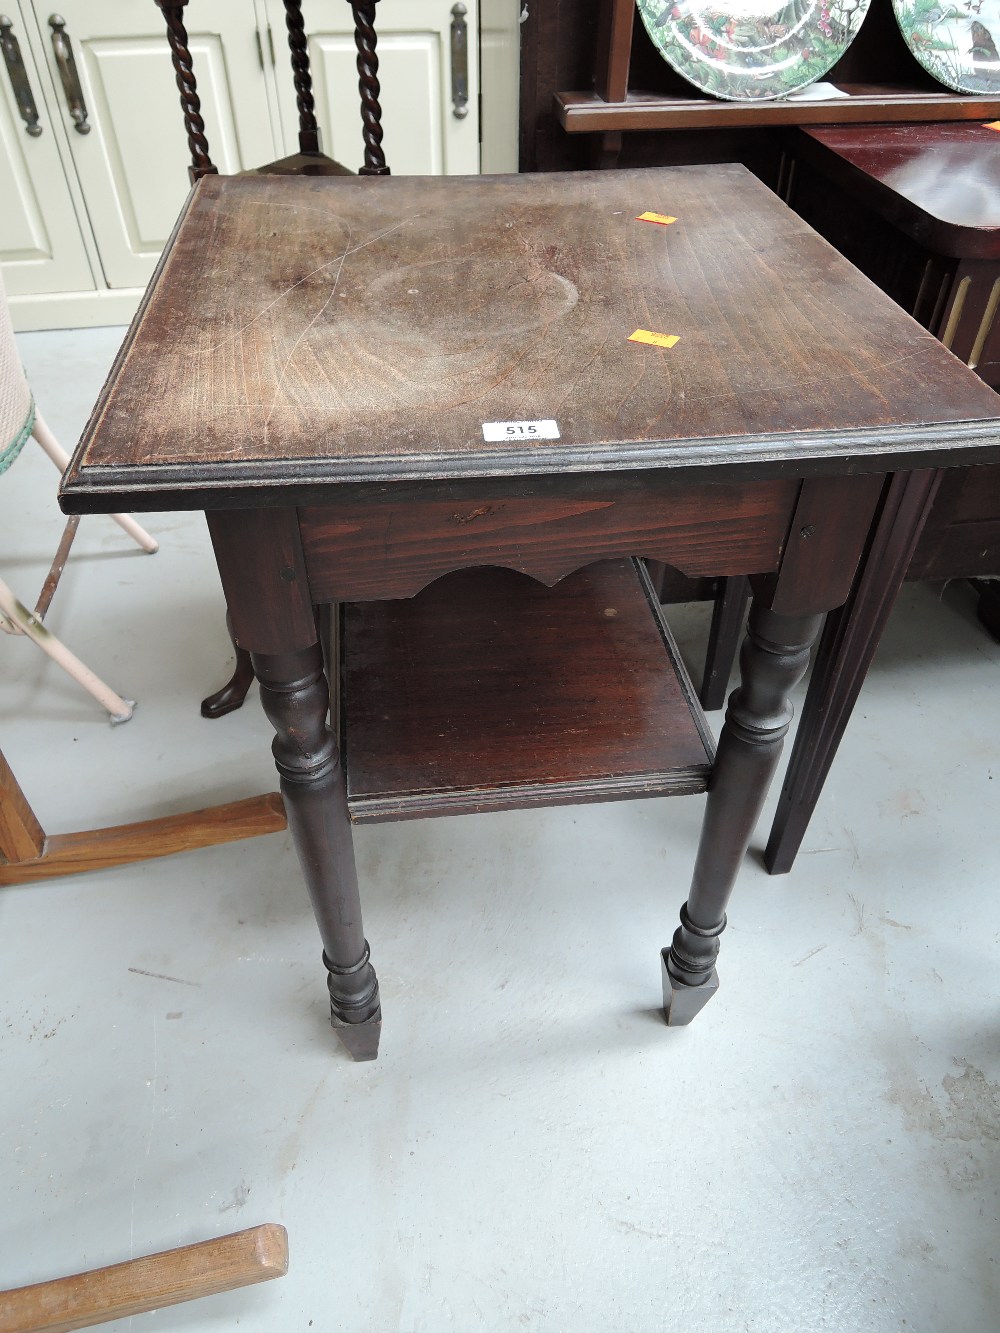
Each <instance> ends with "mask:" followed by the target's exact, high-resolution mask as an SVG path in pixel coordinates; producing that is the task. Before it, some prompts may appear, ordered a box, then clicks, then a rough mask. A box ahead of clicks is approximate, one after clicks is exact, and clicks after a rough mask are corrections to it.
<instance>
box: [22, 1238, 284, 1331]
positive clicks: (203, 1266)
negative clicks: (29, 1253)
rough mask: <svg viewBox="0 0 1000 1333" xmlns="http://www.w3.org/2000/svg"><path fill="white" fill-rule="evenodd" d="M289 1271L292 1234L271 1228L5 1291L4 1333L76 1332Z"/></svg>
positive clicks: (247, 1284)
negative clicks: (79, 1329) (289, 1247)
mask: <svg viewBox="0 0 1000 1333" xmlns="http://www.w3.org/2000/svg"><path fill="white" fill-rule="evenodd" d="M287 1272H288V1234H287V1232H286V1231H285V1228H284V1227H283V1226H280V1225H278V1223H276V1222H266V1223H265V1224H264V1225H263V1226H257V1227H250V1228H249V1229H248V1230H246V1231H237V1232H235V1233H233V1234H232V1235H228V1236H218V1237H216V1239H215V1240H206V1241H201V1242H200V1243H199V1244H197V1245H184V1246H181V1247H180V1248H179V1249H175V1250H162V1251H161V1252H160V1253H159V1254H150V1255H146V1256H145V1257H144V1258H142V1259H130V1260H128V1261H127V1262H126V1263H121V1264H112V1265H110V1266H109V1267H107V1268H95V1269H91V1270H90V1271H88V1272H84V1273H75V1274H74V1275H73V1276H72V1277H61V1278H55V1279H54V1280H52V1281H51V1282H36V1283H34V1284H33V1285H32V1286H30V1287H17V1288H14V1289H12V1290H10V1291H0V1333H71V1330H72V1329H76V1328H90V1327H91V1326H92V1325H94V1324H103V1323H106V1322H108V1321H109V1320H112V1319H125V1318H128V1317H130V1316H131V1315H136V1314H144V1313H146V1312H147V1311H149V1310H159V1309H162V1308H163V1307H164V1306H166V1305H178V1304H180V1303H181V1302H182V1301H193V1300H199V1299H200V1298H201V1297H202V1296H214V1295H217V1294H218V1293H219V1292H222V1291H233V1290H235V1289H236V1288H237V1287H248V1286H251V1285H253V1284H254V1283H257V1282H269V1281H270V1280H271V1279H272V1278H276V1277H284V1276H285V1274H286V1273H287Z"/></svg>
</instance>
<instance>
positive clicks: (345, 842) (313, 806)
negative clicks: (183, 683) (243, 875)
mask: <svg viewBox="0 0 1000 1333" xmlns="http://www.w3.org/2000/svg"><path fill="white" fill-rule="evenodd" d="M253 666H254V673H255V674H256V676H257V680H258V682H259V684H260V697H261V703H262V704H263V706H264V712H265V713H266V714H267V716H268V719H269V720H270V722H271V724H272V726H273V727H274V730H275V733H276V734H275V739H274V744H273V746H272V750H273V753H274V762H275V765H276V767H277V769H278V773H279V775H280V778H281V794H282V796H283V797H284V801H285V810H286V812H287V814H288V826H289V828H290V829H291V831H292V836H293V838H294V840H295V849H296V851H297V853H298V857H299V863H300V864H301V866H302V873H303V875H304V877H305V880H306V884H307V886H308V888H309V896H310V898H311V899H312V905H313V911H314V912H315V914H316V921H317V924H318V925H319V931H320V936H321V938H322V940H323V962H324V964H325V966H326V969H327V973H328V979H327V986H328V988H329V991H330V1015H331V1021H332V1022H333V1025H334V1027H335V1028H336V1029H337V1033H338V1035H339V1037H340V1038H341V1040H342V1041H343V1043H344V1045H345V1046H346V1047H347V1049H348V1051H350V1053H351V1055H352V1056H353V1057H354V1059H355V1060H374V1059H375V1057H376V1055H377V1054H378V1041H379V1035H380V1032H381V1027H382V1010H381V1007H380V1005H379V992H378V978H377V977H376V976H375V969H374V968H373V967H372V965H371V961H370V958H369V953H368V943H367V941H366V940H365V936H364V930H363V928H362V923H361V898H360V895H359V893H358V875H357V870H356V869H355V865H354V842H353V838H352V836H351V821H350V816H349V815H348V812H347V791H346V787H345V783H344V770H343V767H342V765H341V762H340V752H339V749H338V746H337V742H336V739H335V737H334V735H333V732H332V731H331V730H330V728H329V726H328V725H327V711H328V708H329V702H330V700H329V692H328V689H327V683H326V677H325V675H324V672H323V659H322V654H321V653H320V649H319V645H318V644H314V645H313V646H312V647H310V648H306V649H302V650H299V651H297V652H287V653H275V654H270V653H254V654H253Z"/></svg>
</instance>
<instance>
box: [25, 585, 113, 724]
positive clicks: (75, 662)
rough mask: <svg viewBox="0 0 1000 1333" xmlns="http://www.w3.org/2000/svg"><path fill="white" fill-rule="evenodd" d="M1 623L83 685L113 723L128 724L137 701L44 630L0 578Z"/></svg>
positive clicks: (39, 622) (40, 623) (35, 617)
mask: <svg viewBox="0 0 1000 1333" xmlns="http://www.w3.org/2000/svg"><path fill="white" fill-rule="evenodd" d="M0 621H6V622H7V624H6V625H5V626H4V628H7V627H8V625H9V627H10V629H11V630H12V631H13V632H14V633H15V634H24V635H26V636H27V637H28V638H29V639H31V641H32V643H36V644H37V645H38V647H39V648H41V650H42V652H43V653H47V654H48V656H49V657H51V658H52V660H53V662H55V663H56V664H57V665H58V666H60V667H62V669H63V670H64V671H65V672H67V674H68V675H70V676H72V677H73V679H74V680H75V681H76V682H77V684H79V685H82V686H83V688H84V689H85V690H86V691H87V692H88V693H89V694H92V695H93V697H94V698H95V699H96V700H97V702H98V703H99V704H100V705H101V706H102V707H103V708H106V709H107V710H108V712H109V714H110V715H111V721H112V723H116V722H127V721H128V720H129V718H130V717H131V716H132V710H133V708H134V707H135V703H134V701H133V700H131V699H123V698H122V697H121V695H118V694H115V692H114V690H112V689H111V688H109V686H107V685H105V683H104V681H103V680H101V679H100V677H99V676H95V674H94V673H93V671H91V669H90V667H88V666H85V665H84V663H83V662H81V661H80V659H79V658H78V657H76V656H75V655H74V654H73V653H71V652H70V650H69V649H68V648H67V647H66V645H65V644H64V643H60V641H59V640H58V639H57V638H56V636H55V635H54V634H53V633H52V632H51V631H50V630H47V629H46V628H45V626H44V625H43V624H42V622H41V621H40V620H39V619H38V617H37V616H35V615H33V614H32V613H31V612H30V611H29V610H28V608H27V607H26V606H24V605H23V604H22V603H21V602H19V601H18V600H17V598H16V597H15V596H14V594H13V593H12V592H11V590H10V588H8V586H7V584H6V583H4V581H3V580H2V579H0Z"/></svg>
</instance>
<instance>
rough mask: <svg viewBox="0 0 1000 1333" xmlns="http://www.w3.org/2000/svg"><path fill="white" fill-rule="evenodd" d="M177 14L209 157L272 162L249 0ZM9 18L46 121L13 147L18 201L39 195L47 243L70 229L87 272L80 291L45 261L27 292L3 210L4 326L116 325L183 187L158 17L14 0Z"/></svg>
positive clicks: (123, 3) (170, 74) (26, 275)
mask: <svg viewBox="0 0 1000 1333" xmlns="http://www.w3.org/2000/svg"><path fill="white" fill-rule="evenodd" d="M4 2H5V0H0V3H4ZM6 2H7V3H9V2H10V0H6ZM56 5H58V8H56ZM188 15H189V23H190V27H189V35H190V47H191V52H192V56H193V58H194V64H195V69H196V71H197V76H198V91H199V95H200V97H201V101H202V114H203V115H204V118H205V124H206V132H207V134H208V137H209V142H210V144H211V146H212V152H213V155H214V160H215V161H216V162H217V164H218V166H219V168H220V170H222V171H226V172H233V171H240V170H242V169H243V168H244V167H247V166H253V165H256V164H257V163H260V162H265V161H268V160H269V159H270V158H272V157H273V156H274V155H275V134H274V128H273V122H274V117H273V115H272V113H271V109H270V108H271V100H270V98H269V94H268V89H267V86H266V80H265V72H264V69H263V62H262V61H261V59H260V57H259V55H258V31H259V30H258V24H257V18H256V10H255V7H254V4H253V2H252V0H211V3H207V4H206V3H200V4H196V5H192V6H190V8H189V10H188ZM18 17H19V25H18V26H19V29H20V35H21V41H20V46H21V53H22V56H23V57H24V60H25V67H26V68H27V66H28V63H29V61H30V64H31V69H32V73H33V75H34V80H33V87H34V89H35V97H36V98H37V99H40V100H41V101H43V102H44V104H45V106H46V122H47V123H46V124H45V125H44V126H43V127H42V129H43V133H42V135H41V136H39V137H38V139H36V140H35V142H34V143H29V144H22V143H21V141H20V139H19V140H18V146H19V148H20V155H19V156H18V155H14V156H13V160H14V162H15V166H19V167H20V192H19V194H18V196H17V197H18V199H19V200H21V199H25V198H28V199H30V200H31V201H32V202H34V201H35V200H36V199H37V207H36V213H37V215H38V216H40V217H41V218H42V219H43V221H44V224H45V227H46V228H47V229H48V231H49V233H51V234H52V236H53V239H52V242H51V246H50V249H51V250H52V252H53V253H55V250H56V242H55V236H56V235H57V234H58V235H59V236H60V237H62V234H63V233H64V232H65V233H68V232H70V231H71V230H72V229H73V228H75V230H76V240H75V245H73V244H72V243H71V242H70V241H69V239H68V237H67V238H64V242H65V245H66V250H67V254H68V253H69V252H70V250H72V251H73V253H75V254H76V255H77V257H78V259H79V257H80V251H81V249H82V258H83V260H84V262H85V264H86V265H87V267H88V269H89V273H90V275H91V276H90V278H89V282H87V283H84V281H83V278H82V272H83V269H82V268H81V276H80V277H78V278H77V279H76V281H75V282H74V281H70V280H67V281H66V282H65V283H60V282H59V281H58V279H57V278H56V276H55V273H56V269H55V266H54V263H50V264H49V269H50V272H49V273H47V274H44V275H43V274H39V278H40V281H38V282H34V281H33V280H32V276H31V267H30V263H29V262H28V261H26V260H24V259H22V258H20V256H21V255H22V253H23V252H24V249H25V246H24V241H23V239H22V238H21V236H20V235H15V229H14V223H13V221H12V220H11V218H10V217H9V216H8V210H7V209H6V208H4V209H2V210H0V255H2V263H3V270H4V279H5V282H6V283H7V285H8V288H9V291H10V294H11V310H12V314H13V316H14V322H15V326H16V327H18V328H22V329H23V328H52V327H56V326H59V325H62V326H70V327H72V326H76V325H80V324H98V323H116V322H119V321H121V320H127V319H129V318H130V317H131V315H132V313H133V311H134V310H135V307H136V305H137V304H138V301H139V297H140V296H141V294H142V291H143V289H144V288H145V285H146V283H147V282H148V281H149V277H150V274H151V273H152V271H153V268H154V266H155V264H156V260H157V258H158V256H159V254H160V251H161V250H162V249H163V245H164V242H165V241H166V239H167V237H168V236H169V235H170V231H171V228H172V227H173V225H174V222H175V221H176V219H177V214H178V212H179V211H180V207H181V205H182V204H183V202H184V199H185V197H186V195H187V192H188V188H189V186H188V178H187V166H188V161H189V157H188V152H187V142H186V137H185V134H184V124H183V118H182V115H181V110H180V105H179V100H178V94H177V87H176V84H175V81H174V71H173V66H172V64H171V60H170V51H169V48H168V46H167V41H166V35H165V31H164V25H163V17H162V15H161V13H160V11H159V9H158V8H157V6H156V5H155V4H154V3H152V0H44V3H43V2H42V0H35V2H34V3H31V2H30V0H19V4H18ZM0 79H4V80H5V82H6V85H7V86H6V87H5V89H4V98H5V103H4V106H5V111H9V104H10V103H12V102H13V101H14V89H13V80H12V78H11V77H10V71H9V70H8V69H0ZM15 107H16V103H15ZM7 119H9V116H7V117H5V124H4V131H5V132H6V133H8V134H9V132H10V127H9V126H8V125H7V124H6V120H7ZM24 129H25V133H24V137H25V138H26V139H27V138H28V137H29V136H27V133H26V130H27V126H25V127H24ZM15 130H16V126H15ZM17 133H20V131H17ZM43 147H44V149H45V150H46V155H45V157H44V158H43V157H42V155H41V153H39V152H38V150H39V149H40V148H43ZM7 156H8V155H7V154H6V153H5V157H7ZM25 159H30V161H29V162H28V164H27V165H25ZM5 166H6V163H5ZM0 169H2V168H0ZM21 211H25V210H24V206H23V205H22V208H21ZM24 230H25V228H24V225H23V224H21V226H20V232H24ZM35 230H36V231H38V230H39V227H38V226H37V224H36V227H35ZM15 250H16V256H15V254H14V253H12V252H14V251H15ZM39 267H41V265H39ZM86 287H89V289H90V290H89V291H86V290H84V289H85V288H86Z"/></svg>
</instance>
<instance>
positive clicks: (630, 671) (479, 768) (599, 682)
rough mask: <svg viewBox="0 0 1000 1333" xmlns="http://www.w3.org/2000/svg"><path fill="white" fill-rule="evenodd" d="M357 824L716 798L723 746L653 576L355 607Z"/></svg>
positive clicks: (595, 576)
mask: <svg viewBox="0 0 1000 1333" xmlns="http://www.w3.org/2000/svg"><path fill="white" fill-rule="evenodd" d="M340 642H341V698H342V700H343V708H342V716H341V733H342V743H343V752H344V761H345V768H346V772H347V787H348V804H349V807H350V811H351V817H352V819H353V820H354V821H355V822H368V821H379V820H393V819H412V818H419V817H422V816H429V815H440V814H465V813H470V812H474V811H483V810H504V809H516V808H521V807H525V806H537V805H558V804H568V803H574V802H579V801H605V800H622V799H627V798H631V797H644V796H663V795H683V794H687V793H692V792H702V791H705V790H706V788H707V785H708V778H709V773H710V771H711V766H712V762H713V759H714V744H713V741H712V737H711V733H710V731H709V729H708V725H707V723H706V722H705V718H704V715H703V714H702V712H701V708H700V706H699V704H698V701H697V698H696V695H695V693H694V690H693V688H692V686H691V682H690V680H689V679H688V676H687V673H686V671H685V669H684V666H683V664H682V662H681V660H680V656H679V654H678V652H677V648H676V645H675V644H674V641H673V639H672V637H671V634H670V631H669V629H668V628H667V625H666V623H665V621H664V620H663V618H662V615H661V612H660V608H659V604H658V603H657V600H656V597H655V594H654V593H653V590H652V587H651V585H650V583H649V579H648V577H647V575H646V572H645V568H644V567H643V566H642V565H641V564H640V563H639V562H637V561H632V560H614V561H605V562H603V563H601V564H598V565H592V566H590V567H588V568H587V569H583V570H580V571H578V572H577V573H575V574H573V575H571V576H570V577H568V578H566V579H564V580H562V581H561V582H560V583H559V584H557V585H556V587H555V588H546V587H544V586H543V585H541V584H539V583H537V582H535V581H534V580H532V579H530V578H528V577H527V576H525V575H523V574H518V573H515V572H513V571H511V570H507V569H494V568H491V569H475V570H464V571H461V572H460V573H457V574H452V575H449V576H448V577H446V578H443V579H439V580H437V581H436V582H435V583H433V584H431V585H430V587H428V588H425V589H424V591H423V592H421V593H420V594H418V596H416V597H414V598H412V599H409V600H405V601H390V602H368V603H364V604H361V603H358V604H352V605H349V606H346V607H344V608H343V615H342V625H341V634H340Z"/></svg>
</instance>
